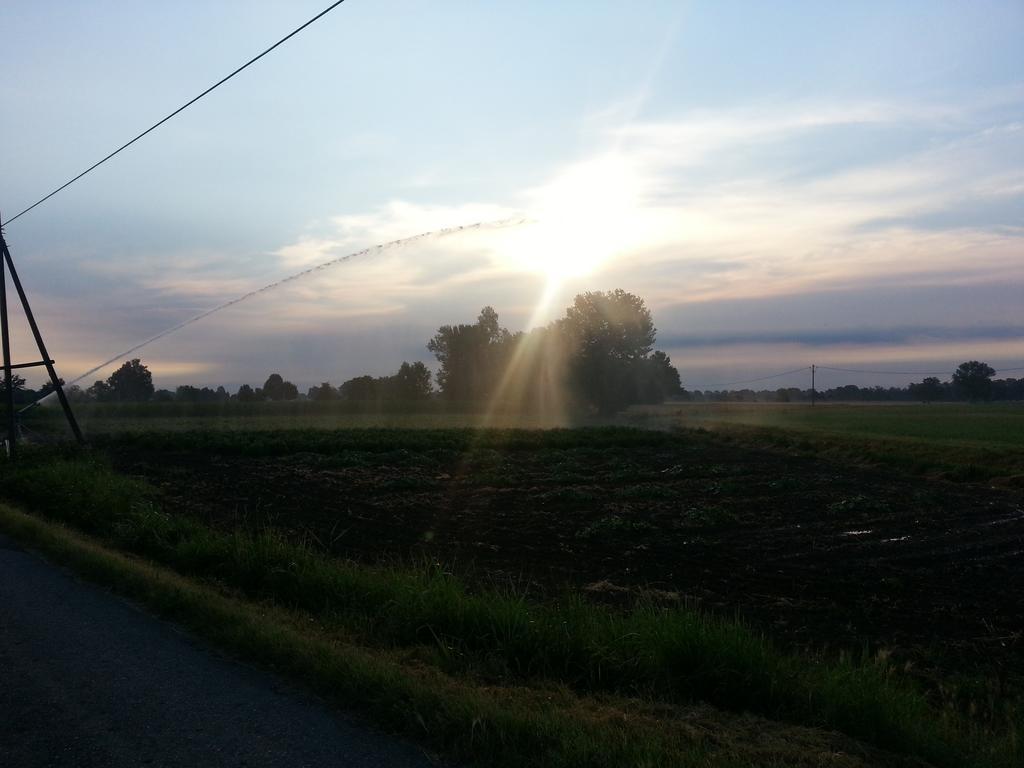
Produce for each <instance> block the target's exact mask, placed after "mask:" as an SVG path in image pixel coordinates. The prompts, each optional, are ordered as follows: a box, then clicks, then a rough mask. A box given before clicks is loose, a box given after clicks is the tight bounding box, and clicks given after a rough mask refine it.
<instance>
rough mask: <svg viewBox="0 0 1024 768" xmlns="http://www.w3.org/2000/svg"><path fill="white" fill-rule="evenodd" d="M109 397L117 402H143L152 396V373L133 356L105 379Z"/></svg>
mask: <svg viewBox="0 0 1024 768" xmlns="http://www.w3.org/2000/svg"><path fill="white" fill-rule="evenodd" d="M107 386H108V387H109V388H110V392H109V394H110V398H111V399H113V400H117V401H119V402H143V401H145V400H149V399H150V398H151V397H152V396H153V374H151V373H150V372H149V368H147V367H146V366H145V365H143V364H142V362H141V361H140V360H139V359H138V358H135V359H134V360H129V361H128V362H127V363H125V364H124V365H122V366H121V367H120V368H118V369H117V370H116V371H114V372H113V373H112V374H110V378H108V379H107Z"/></svg>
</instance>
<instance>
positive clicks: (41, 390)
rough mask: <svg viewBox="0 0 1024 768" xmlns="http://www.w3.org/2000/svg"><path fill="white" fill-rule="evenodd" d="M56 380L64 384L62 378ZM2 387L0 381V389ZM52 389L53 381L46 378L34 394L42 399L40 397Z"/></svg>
mask: <svg viewBox="0 0 1024 768" xmlns="http://www.w3.org/2000/svg"><path fill="white" fill-rule="evenodd" d="M57 381H58V382H59V383H60V385H61V387H63V386H64V379H60V378H59V379H57ZM2 388H3V384H2V383H0V389H2ZM53 391H54V386H53V382H52V381H50V380H49V379H47V380H46V381H44V382H43V386H41V387H40V388H39V390H38V391H37V392H36V396H37V397H39V398H40V399H42V398H44V397H46V396H47V395H49V394H50V393H51V392H53Z"/></svg>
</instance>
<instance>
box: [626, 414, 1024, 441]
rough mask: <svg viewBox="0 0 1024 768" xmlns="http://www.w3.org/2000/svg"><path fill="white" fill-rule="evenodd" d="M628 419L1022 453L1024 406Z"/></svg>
mask: <svg viewBox="0 0 1024 768" xmlns="http://www.w3.org/2000/svg"><path fill="white" fill-rule="evenodd" d="M626 417H627V418H635V419H638V420H641V421H642V420H649V421H655V422H659V423H667V424H673V425H676V426H686V427H691V426H693V427H696V426H709V425H719V424H732V425H741V426H751V427H770V428H775V429H784V430H795V431H801V432H814V433H823V434H832V435H847V436H857V437H883V438H911V439H920V440H927V441H931V442H937V443H944V444H948V445H965V444H981V445H988V446H996V445H1000V446H1010V447H1017V448H1024V403H971V404H965V403H933V404H930V405H923V404H898V405H897V404H886V403H864V404H859V405H845V404H832V403H819V404H818V405H816V406H814V407H813V408H812V407H811V406H810V405H808V404H805V403H801V404H775V403H694V404H673V405H662V406H646V407H638V408H634V409H631V410H630V411H628V412H627V413H626Z"/></svg>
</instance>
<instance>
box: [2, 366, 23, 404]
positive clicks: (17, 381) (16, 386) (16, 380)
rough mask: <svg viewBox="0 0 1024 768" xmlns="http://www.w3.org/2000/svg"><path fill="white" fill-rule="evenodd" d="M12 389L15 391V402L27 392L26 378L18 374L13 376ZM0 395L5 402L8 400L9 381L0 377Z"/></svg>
mask: <svg viewBox="0 0 1024 768" xmlns="http://www.w3.org/2000/svg"><path fill="white" fill-rule="evenodd" d="M11 389H12V390H14V397H15V401H17V398H18V397H19V396H20V395H21V393H23V392H24V391H25V378H24V377H23V376H19V375H18V374H16V373H12V374H11ZM0 395H2V396H3V402H6V399H7V381H6V379H4V378H3V376H0Z"/></svg>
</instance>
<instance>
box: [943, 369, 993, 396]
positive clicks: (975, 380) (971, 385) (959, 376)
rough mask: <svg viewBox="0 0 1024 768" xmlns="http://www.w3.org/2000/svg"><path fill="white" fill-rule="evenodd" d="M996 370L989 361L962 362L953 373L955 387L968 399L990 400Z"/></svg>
mask: <svg viewBox="0 0 1024 768" xmlns="http://www.w3.org/2000/svg"><path fill="white" fill-rule="evenodd" d="M995 375H996V372H995V370H994V369H993V368H992V367H991V366H990V365H989V364H988V363H981V362H978V361H977V360H970V361H968V362H966V363H960V366H959V367H958V368H957V369H956V371H955V372H954V373H953V387H954V388H955V389H956V391H957V392H958V393H959V394H960V395H961V397H966V398H967V399H968V400H971V401H972V402H973V401H976V400H988V399H989V398H990V397H991V396H992V377H993V376H995Z"/></svg>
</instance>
